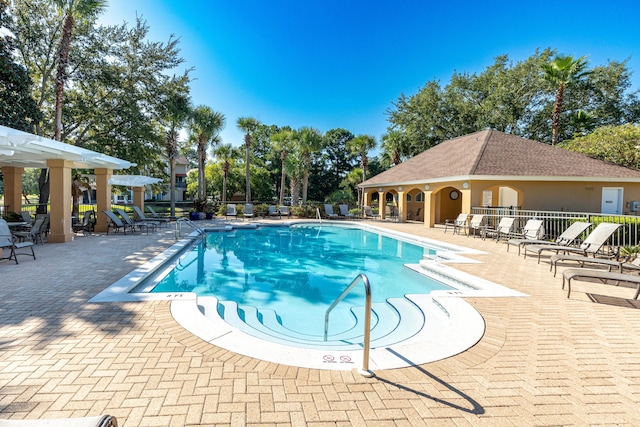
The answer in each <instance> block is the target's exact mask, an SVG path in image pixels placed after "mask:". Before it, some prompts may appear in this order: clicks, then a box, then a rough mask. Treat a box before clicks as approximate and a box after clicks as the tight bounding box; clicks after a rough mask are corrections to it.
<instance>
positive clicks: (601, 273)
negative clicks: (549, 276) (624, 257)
mask: <svg viewBox="0 0 640 427" xmlns="http://www.w3.org/2000/svg"><path fill="white" fill-rule="evenodd" d="M573 279H576V280H583V279H598V280H600V281H601V282H602V283H604V284H607V281H609V280H613V281H614V282H616V286H618V285H619V284H620V282H625V283H629V284H633V285H636V294H635V295H634V296H633V299H638V295H639V294H640V276H638V275H635V274H625V273H616V272H613V271H606V270H592V269H590V268H567V269H566V270H564V271H563V272H562V289H564V285H565V283H566V284H567V287H568V290H567V298H569V296H570V295H571V280H573Z"/></svg>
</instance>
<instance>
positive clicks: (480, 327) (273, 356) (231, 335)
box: [171, 295, 485, 371]
mask: <svg viewBox="0 0 640 427" xmlns="http://www.w3.org/2000/svg"><path fill="white" fill-rule="evenodd" d="M407 297H408V298H410V299H411V301H413V302H414V303H415V304H416V305H418V307H419V308H420V309H421V310H422V311H423V312H424V313H425V316H426V318H427V319H428V321H427V322H437V324H436V325H433V324H428V325H427V326H426V327H423V328H422V329H421V331H420V332H418V334H416V335H414V336H413V337H412V338H410V339H409V340H407V341H404V342H402V343H399V344H394V345H391V346H386V347H381V348H373V349H371V351H370V354H369V356H370V357H369V369H370V370H374V371H375V370H385V369H397V368H405V367H410V366H415V365H422V364H425V363H430V362H435V361H437V360H441V359H445V358H447V357H451V356H455V355H457V354H459V353H462V352H464V351H466V350H467V349H469V348H470V347H472V346H473V345H475V344H476V343H477V342H478V341H479V340H480V339H481V338H482V336H483V335H484V330H485V322H484V319H483V318H482V316H481V315H480V313H478V311H477V310H475V308H473V307H472V306H471V305H470V304H469V303H467V302H466V301H464V300H463V299H461V298H450V297H449V296H448V295H447V296H446V298H438V296H437V295H434V296H433V298H432V296H431V295H407ZM209 298H213V297H209ZM434 299H438V303H437V304H434V303H433V300H434ZM443 308H444V310H445V311H446V312H447V313H449V315H448V316H445V315H444V314H443V313H442V309H443ZM171 315H172V316H173V318H174V320H175V321H176V322H177V323H178V324H179V325H180V326H182V327H183V328H184V329H185V330H187V331H189V332H190V333H191V334H193V335H195V336H197V337H199V338H200V339H202V340H203V341H205V342H207V343H209V344H211V345H214V346H216V347H220V348H224V349H225V350H229V351H232V352H235V353H238V354H241V355H244V356H248V357H252V358H255V359H259V360H264V361H267V362H273V363H279V364H283V365H288V366H296V367H300V368H310V369H323V370H351V369H354V368H361V367H362V363H363V360H362V357H363V350H344V351H339V350H333V349H332V350H322V349H306V348H301V347H293V346H287V345H284V344H279V343H274V342H269V341H265V340H262V339H259V338H256V337H253V336H251V335H248V334H246V333H244V332H242V331H240V330H239V329H236V328H234V327H232V326H230V325H229V324H227V323H226V322H225V321H224V319H222V318H221V317H219V316H217V315H213V316H209V317H207V316H205V315H204V314H203V313H202V312H201V311H200V309H199V307H198V301H197V297H196V296H195V295H192V297H191V298H183V299H179V300H173V301H172V302H171Z"/></svg>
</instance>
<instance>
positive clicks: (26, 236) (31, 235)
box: [13, 216, 46, 245]
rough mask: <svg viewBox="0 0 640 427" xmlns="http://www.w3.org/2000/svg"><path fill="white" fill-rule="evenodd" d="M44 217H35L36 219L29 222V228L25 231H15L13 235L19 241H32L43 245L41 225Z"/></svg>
mask: <svg viewBox="0 0 640 427" xmlns="http://www.w3.org/2000/svg"><path fill="white" fill-rule="evenodd" d="M45 220H46V218H45V217H43V216H41V217H39V218H36V220H35V221H34V222H33V224H31V228H29V230H26V231H15V232H14V233H13V236H14V237H15V238H17V239H18V240H20V241H27V240H28V241H31V242H33V243H38V242H40V244H43V245H44V232H43V227H44V223H45Z"/></svg>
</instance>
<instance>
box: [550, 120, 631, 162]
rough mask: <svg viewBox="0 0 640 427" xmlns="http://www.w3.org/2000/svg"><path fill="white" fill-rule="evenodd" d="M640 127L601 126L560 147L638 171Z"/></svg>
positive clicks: (628, 125) (629, 125) (626, 125)
mask: <svg viewBox="0 0 640 427" xmlns="http://www.w3.org/2000/svg"><path fill="white" fill-rule="evenodd" d="M639 146H640V125H637V124H631V123H627V124H624V125H620V126H603V127H600V128H597V129H595V130H594V131H593V132H592V133H590V134H589V135H587V136H580V137H577V138H574V139H572V140H569V141H565V142H564V143H562V144H560V147H562V148H565V149H567V150H570V151H575V152H577V153H582V154H586V155H587V156H589V157H593V158H595V159H600V160H604V161H606V162H609V163H614V164H617V165H621V166H625V167H628V168H633V169H638V170H640V149H639V148H638V147H639Z"/></svg>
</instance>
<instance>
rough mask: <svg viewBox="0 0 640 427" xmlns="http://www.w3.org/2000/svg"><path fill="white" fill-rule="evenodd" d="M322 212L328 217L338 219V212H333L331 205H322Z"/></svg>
mask: <svg viewBox="0 0 640 427" xmlns="http://www.w3.org/2000/svg"><path fill="white" fill-rule="evenodd" d="M324 214H325V215H326V216H327V218H329V219H338V214H337V213H335V212H333V205H324Z"/></svg>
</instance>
